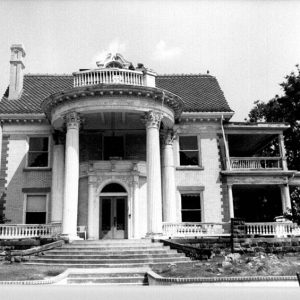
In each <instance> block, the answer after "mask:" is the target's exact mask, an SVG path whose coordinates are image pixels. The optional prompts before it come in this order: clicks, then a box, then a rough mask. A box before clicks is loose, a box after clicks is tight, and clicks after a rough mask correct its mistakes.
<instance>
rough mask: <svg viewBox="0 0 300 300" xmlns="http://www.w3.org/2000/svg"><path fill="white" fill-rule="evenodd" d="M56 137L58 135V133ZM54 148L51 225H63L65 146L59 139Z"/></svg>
mask: <svg viewBox="0 0 300 300" xmlns="http://www.w3.org/2000/svg"><path fill="white" fill-rule="evenodd" d="M56 135H58V134H57V133H56ZM55 139H56V142H57V144H55V145H54V146H53V162H52V186H51V223H61V222H62V218H63V201H64V200H63V199H64V198H63V195H64V171H65V158H64V145H63V144H62V141H61V140H59V138H54V140H55Z"/></svg>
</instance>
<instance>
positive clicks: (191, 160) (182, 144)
mask: <svg viewBox="0 0 300 300" xmlns="http://www.w3.org/2000/svg"><path fill="white" fill-rule="evenodd" d="M179 158H180V165H181V166H198V165H199V149H198V138H197V136H180V137H179Z"/></svg>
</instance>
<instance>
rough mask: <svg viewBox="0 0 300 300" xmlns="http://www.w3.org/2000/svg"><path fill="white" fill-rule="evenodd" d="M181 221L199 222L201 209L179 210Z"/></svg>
mask: <svg viewBox="0 0 300 300" xmlns="http://www.w3.org/2000/svg"><path fill="white" fill-rule="evenodd" d="M181 220H182V222H201V211H200V210H190V211H182V212H181Z"/></svg>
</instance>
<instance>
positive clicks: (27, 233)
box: [0, 223, 61, 239]
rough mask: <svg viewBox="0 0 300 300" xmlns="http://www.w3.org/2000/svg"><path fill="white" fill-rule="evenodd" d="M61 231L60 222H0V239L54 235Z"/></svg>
mask: <svg viewBox="0 0 300 300" xmlns="http://www.w3.org/2000/svg"><path fill="white" fill-rule="evenodd" d="M60 233H61V224H60V223H57V224H11V225H6V224H0V239H21V238H35V237H44V238H50V237H55V236H57V235H59V234H60Z"/></svg>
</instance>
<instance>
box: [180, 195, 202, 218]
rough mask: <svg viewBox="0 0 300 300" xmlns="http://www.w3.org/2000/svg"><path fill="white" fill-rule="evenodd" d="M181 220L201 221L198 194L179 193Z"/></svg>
mask: <svg viewBox="0 0 300 300" xmlns="http://www.w3.org/2000/svg"><path fill="white" fill-rule="evenodd" d="M181 221H182V222H201V197H200V194H198V193H195V194H181Z"/></svg>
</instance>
